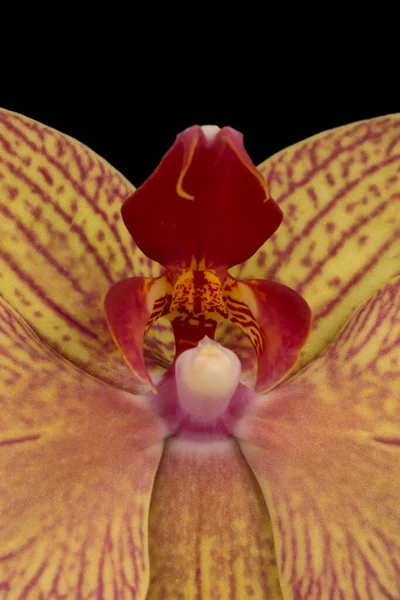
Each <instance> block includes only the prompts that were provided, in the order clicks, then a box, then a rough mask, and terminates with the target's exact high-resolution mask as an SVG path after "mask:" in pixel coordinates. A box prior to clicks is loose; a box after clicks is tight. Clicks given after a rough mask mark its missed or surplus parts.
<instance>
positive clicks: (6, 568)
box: [0, 111, 400, 600]
mask: <svg viewBox="0 0 400 600" xmlns="http://www.w3.org/2000/svg"><path fill="white" fill-rule="evenodd" d="M399 140H400V118H399V117H396V116H388V117H383V118H377V119H372V120H369V121H365V122H362V123H357V124H353V125H347V126H345V127H341V128H339V129H336V130H333V131H330V132H325V133H323V134H319V135H317V136H315V137H314V138H311V139H310V140H307V141H305V142H301V143H299V144H296V145H295V146H293V147H291V148H289V149H287V150H285V151H283V152H280V153H279V154H277V155H276V156H273V157H272V158H270V159H269V160H268V161H266V162H265V163H264V164H263V165H261V167H259V169H256V168H255V167H254V165H253V164H252V162H251V160H250V158H249V157H248V155H247V153H246V151H245V149H244V146H243V143H242V138H241V135H240V134H239V133H238V132H236V131H234V130H233V129H230V128H228V127H227V128H223V129H221V130H219V129H218V128H214V127H210V126H208V127H197V126H196V127H192V128H189V129H188V130H186V131H184V132H183V133H181V134H179V136H178V137H177V141H176V143H175V144H174V145H173V146H172V148H171V149H170V150H169V152H168V153H167V154H166V155H165V157H164V158H163V159H162V161H161V163H160V165H159V167H158V168H157V169H156V171H155V172H154V173H153V175H152V176H151V177H150V178H149V179H148V180H147V181H146V182H145V183H144V184H143V185H142V186H141V187H140V188H139V189H138V190H136V191H135V190H134V188H133V186H132V185H131V184H130V183H129V182H127V181H126V180H125V179H124V177H123V176H122V175H120V174H119V173H118V172H116V171H115V170H114V169H113V168H112V167H111V166H110V165H109V164H107V163H106V162H105V161H104V160H102V159H101V158H99V157H98V156H97V155H95V154H94V153H93V152H92V151H90V150H89V149H88V148H86V147H85V146H83V145H82V144H80V143H79V142H76V141H74V140H72V139H71V138H69V137H68V136H65V135H63V134H61V133H58V132H56V131H54V130H52V129H50V128H48V127H46V126H44V125H41V124H39V123H37V122H34V121H32V120H30V119H28V118H26V117H22V116H20V115H17V114H14V113H11V112H8V111H0V212H1V218H0V291H1V297H0V406H1V411H0V473H1V479H0V532H1V535H0V597H2V598H5V599H7V600H8V599H10V600H13V599H14V598H15V599H17V598H21V599H22V598H32V599H34V598H35V599H36V598H37V599H47V598H48V599H52V600H53V599H54V600H56V599H57V600H58V599H65V600H69V599H74V598H77V599H78V598H80V599H86V598H104V599H108V598H116V599H120V598H121V599H125V598H135V599H144V598H146V599H148V600H151V599H159V598H160V599H161V598H168V599H170V598H171V599H182V600H186V599H189V600H191V599H193V600H194V599H207V600H208V599H211V598H215V599H221V600H224V599H225V598H231V599H247V598H249V599H252V598H253V599H255V600H256V599H263V600H264V599H265V600H279V599H284V600H289V599H290V600H292V599H293V600H294V599H296V600H301V599H311V600H312V599H315V600H317V599H318V600H320V599H321V600H322V599H330V600H336V599H337V600H351V599H364V598H365V599H373V600H375V599H377V600H379V599H381V598H382V599H393V600H397V599H398V598H399V597H400V509H399V507H398V506H399V503H398V499H399V497H400V476H399V471H400V277H399V274H400V266H399V265H400V219H399V208H400V200H399V199H400V187H399V175H398V174H399V172H400V151H399ZM121 208H122V210H121ZM282 214H283V216H284V217H283V221H282V224H281V220H282ZM121 217H122V218H121ZM311 314H312V317H313V318H312V324H311Z"/></svg>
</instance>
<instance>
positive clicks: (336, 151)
mask: <svg viewBox="0 0 400 600" xmlns="http://www.w3.org/2000/svg"><path fill="white" fill-rule="evenodd" d="M384 122H385V123H387V124H388V125H390V124H392V126H394V125H393V123H392V122H391V121H390V120H389V119H386V120H385V121H384ZM365 124H367V123H365ZM356 130H357V128H354V129H352V130H351V131H350V132H344V134H343V135H342V136H340V137H338V138H337V140H336V142H335V149H334V150H332V152H331V154H330V155H329V156H328V157H327V158H325V159H324V160H323V161H322V162H321V163H320V164H319V165H318V166H315V167H314V168H312V169H310V170H309V171H308V172H307V173H306V174H305V175H304V177H303V178H302V179H301V180H300V181H298V182H296V183H293V182H292V183H291V184H290V185H289V189H288V190H287V191H286V192H284V193H283V194H282V195H281V196H280V197H279V198H278V199H277V202H278V203H279V204H280V203H281V202H284V201H285V200H286V198H287V197H288V196H290V195H291V194H292V193H293V192H294V191H295V190H296V189H298V188H300V187H303V186H304V185H305V184H307V183H308V182H309V181H310V180H311V179H312V178H313V177H314V175H315V174H316V173H318V172H319V171H321V170H323V169H325V168H326V167H328V166H329V164H330V163H331V162H333V161H334V160H335V159H336V158H338V157H339V156H341V155H342V154H344V153H346V152H351V151H353V150H355V149H356V148H358V147H359V146H361V145H362V144H364V143H365V142H366V141H368V140H369V141H373V140H374V139H377V140H379V139H380V138H381V137H382V135H383V133H385V131H386V130H387V129H385V130H384V131H381V132H378V133H371V132H370V126H369V127H368V131H367V133H365V134H364V135H363V136H361V137H360V138H359V139H358V140H356V141H355V142H352V143H350V144H348V145H347V146H342V145H341V142H342V140H343V139H344V138H346V137H349V134H352V133H354V131H356ZM333 134H334V132H328V134H327V135H326V136H324V137H323V138H320V139H319V140H317V141H318V143H320V142H321V141H324V140H326V139H329V138H331V137H332V135H333ZM308 144H309V142H307V141H306V142H305V143H304V144H303V146H302V147H301V148H299V149H298V150H297V151H296V154H298V153H300V154H301V153H305V152H307V149H308ZM296 154H295V155H294V156H293V158H292V162H295V160H294V158H295V156H296ZM282 159H283V155H281V156H280V157H279V159H278V162H282ZM275 166H276V163H275V164H274V167H275ZM266 168H267V167H264V169H266ZM264 169H261V172H262V171H263V170H264ZM271 174H272V170H271V171H270V173H269V175H268V177H267V183H268V185H270V176H271ZM281 185H282V182H281Z"/></svg>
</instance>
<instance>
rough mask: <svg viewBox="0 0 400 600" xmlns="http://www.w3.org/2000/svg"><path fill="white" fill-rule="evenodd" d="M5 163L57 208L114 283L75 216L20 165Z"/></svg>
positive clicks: (45, 201) (47, 202)
mask: <svg viewBox="0 0 400 600" xmlns="http://www.w3.org/2000/svg"><path fill="white" fill-rule="evenodd" d="M2 162H4V161H3V160H2V159H1V158H0V163H2ZM5 164H6V166H7V168H8V169H9V170H10V171H11V172H12V173H13V174H14V175H15V176H16V177H17V178H18V179H21V180H22V181H24V183H26V184H27V185H29V187H30V188H31V190H32V192H33V193H35V194H38V195H39V196H40V198H41V199H42V200H43V202H44V203H46V204H50V205H51V206H52V207H53V209H54V210H55V212H56V213H57V214H59V215H60V216H61V217H62V218H63V220H64V221H65V222H66V223H68V225H69V227H70V231H75V232H76V233H77V235H78V236H79V238H80V239H81V241H82V242H83V244H84V246H86V249H87V251H88V253H89V254H93V256H94V258H95V260H96V262H97V264H98V265H99V267H100V268H101V270H102V271H103V273H104V275H105V276H106V278H107V281H109V282H110V283H114V280H113V278H112V277H111V274H110V272H109V270H108V268H107V265H106V263H105V262H104V260H103V259H102V258H101V256H100V255H99V254H98V253H97V250H96V247H95V246H93V245H92V244H91V243H90V242H89V240H88V238H87V236H86V234H85V232H84V231H83V229H82V228H81V227H79V226H78V225H76V224H74V223H73V218H72V217H71V216H70V215H68V213H66V212H65V211H64V210H63V209H62V208H61V207H60V206H59V205H58V204H56V203H55V202H54V201H53V199H52V198H51V196H49V195H48V194H46V193H45V192H44V190H42V189H41V188H40V187H39V186H38V185H37V183H36V182H35V181H33V180H31V179H30V178H29V177H27V175H26V174H25V173H24V171H23V170H22V169H21V168H20V167H15V166H14V165H13V164H12V163H5Z"/></svg>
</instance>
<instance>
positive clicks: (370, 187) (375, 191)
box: [368, 184, 381, 198]
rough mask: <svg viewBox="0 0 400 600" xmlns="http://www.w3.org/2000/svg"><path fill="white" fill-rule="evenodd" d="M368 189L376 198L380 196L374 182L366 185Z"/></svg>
mask: <svg viewBox="0 0 400 600" xmlns="http://www.w3.org/2000/svg"><path fill="white" fill-rule="evenodd" d="M368 189H369V191H370V192H372V193H373V194H374V196H375V197H376V198H380V195H381V193H380V191H379V188H378V186H377V185H376V184H372V185H370V186H369V187H368Z"/></svg>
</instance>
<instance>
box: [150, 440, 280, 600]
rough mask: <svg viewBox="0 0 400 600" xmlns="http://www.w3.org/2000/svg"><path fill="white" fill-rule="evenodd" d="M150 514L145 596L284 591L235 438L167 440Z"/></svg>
mask: <svg viewBox="0 0 400 600" xmlns="http://www.w3.org/2000/svg"><path fill="white" fill-rule="evenodd" d="M149 519H150V523H149V536H150V537H149V543H150V565H151V573H150V577H151V579H150V587H149V592H148V596H147V600H158V599H159V598H176V599H182V600H183V599H184V600H208V599H209V598H221V599H222V598H231V600H242V599H243V598H262V599H263V600H279V599H280V598H282V596H281V593H280V589H279V582H278V577H277V569H276V562H275V555H274V544H273V540H272V535H271V528H270V521H269V517H268V512H267V510H266V506H265V503H264V501H263V498H262V495H261V493H260V490H259V488H258V485H257V483H256V482H255V480H254V478H253V476H252V474H251V472H250V470H249V468H248V466H247V465H246V462H245V460H244V458H243V456H242V453H241V452H240V450H239V449H238V447H237V445H236V444H235V443H234V442H219V443H217V442H214V443H213V444H212V443H210V444H204V443H199V444H198V445H197V444H195V443H192V442H183V441H170V442H168V443H167V445H166V448H165V451H164V454H163V457H162V459H161V463H160V467H159V470H158V472H157V479H156V482H155V486H154V491H153V496H152V502H151V507H150V517H149Z"/></svg>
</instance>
